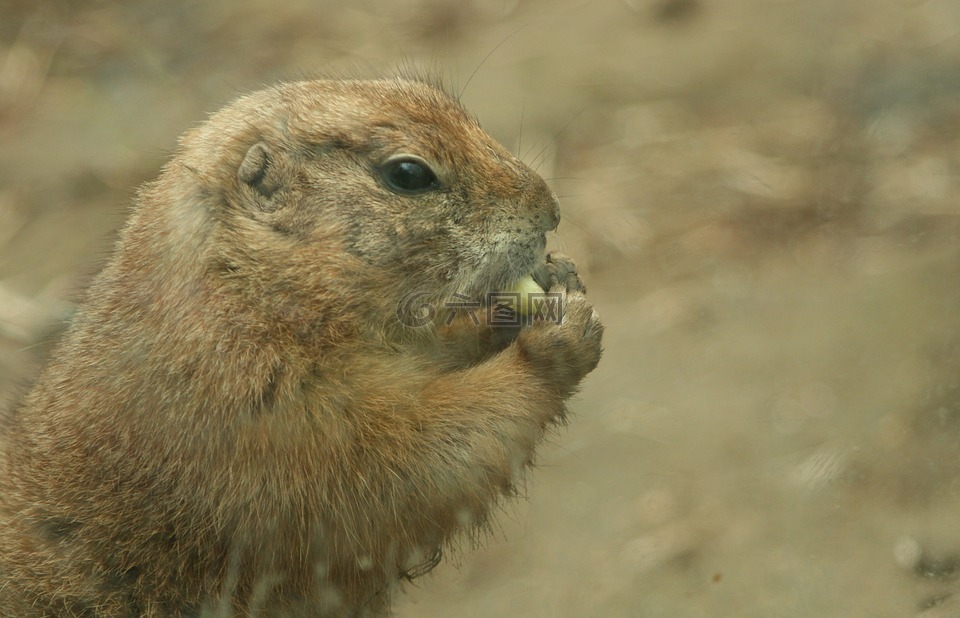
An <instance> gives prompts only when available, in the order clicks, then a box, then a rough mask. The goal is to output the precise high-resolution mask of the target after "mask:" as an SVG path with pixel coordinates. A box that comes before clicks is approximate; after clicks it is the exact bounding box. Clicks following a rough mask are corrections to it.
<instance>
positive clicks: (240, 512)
mask: <svg viewBox="0 0 960 618" xmlns="http://www.w3.org/2000/svg"><path fill="white" fill-rule="evenodd" d="M558 221H559V208H558V203H557V200H556V198H555V197H554V195H553V194H552V193H551V191H550V190H549V189H548V187H547V185H546V183H545V182H544V181H543V180H542V179H541V178H540V177H539V176H537V175H536V174H535V173H534V172H533V171H532V170H530V169H529V168H528V167H526V166H525V165H523V164H522V163H520V162H519V161H518V160H517V159H516V158H514V157H513V156H512V155H511V154H510V153H509V152H507V151H506V150H505V149H504V148H503V147H501V146H500V145H499V144H497V143H496V142H495V141H494V140H493V139H492V138H490V137H489V136H488V135H487V134H486V133H484V132H483V131H482V130H481V129H480V127H479V125H478V124H477V123H476V121H475V120H473V119H472V118H471V117H470V116H469V115H468V114H467V113H466V112H465V111H464V110H463V108H462V107H461V106H460V104H459V103H458V102H457V101H456V100H454V99H453V98H451V97H450V96H448V95H446V94H444V93H443V92H442V91H441V90H439V89H437V88H435V87H433V86H431V85H429V84H427V83H423V82H420V81H414V80H404V79H392V80H377V81H359V80H357V81H340V80H325V81H305V82H297V83H288V84H283V85H279V86H276V87H273V88H269V89H267V90H263V91H260V92H256V93H254V94H251V95H249V96H246V97H243V98H241V99H239V100H237V101H236V102H234V103H233V104H231V105H229V106H227V107H226V108H225V109H223V110H221V111H220V112H218V113H216V114H214V115H213V116H211V117H210V118H209V120H208V121H207V122H205V123H203V124H201V125H200V126H199V127H198V128H196V129H194V130H192V131H189V132H188V133H187V134H186V135H185V136H183V137H182V138H181V140H180V144H179V148H178V151H177V152H176V154H175V155H174V157H173V158H172V160H171V161H170V162H169V163H168V164H167V165H166V166H165V167H164V168H163V171H162V173H161V175H160V177H159V178H158V179H157V180H156V181H154V182H152V183H149V184H147V185H145V186H144V187H143V188H142V190H141V191H140V193H139V196H138V199H137V200H136V204H135V206H134V208H133V210H132V212H131V215H130V217H129V220H128V221H127V223H126V224H125V226H124V228H123V230H122V231H121V234H120V239H119V241H118V243H117V246H116V248H115V251H114V253H113V255H112V257H111V259H110V260H109V261H108V263H107V264H106V266H105V267H104V269H103V271H102V272H101V273H100V274H99V275H98V277H97V278H96V279H95V280H94V282H93V283H92V285H91V287H90V289H89V291H88V293H87V295H86V298H85V300H84V302H83V303H82V304H81V305H80V306H79V308H78V310H77V313H76V315H75V316H74V319H73V321H72V324H71V325H70V327H69V328H68V330H67V332H66V334H65V336H64V338H63V341H62V342H61V343H60V345H59V347H58V348H57V350H56V352H55V353H54V355H53V360H52V361H51V362H50V364H49V365H48V366H47V367H46V368H45V370H44V371H43V373H42V374H41V376H40V378H39V379H38V381H37V383H36V384H35V386H34V387H33V389H32V390H31V391H30V392H29V393H28V395H27V396H26V397H25V399H24V400H23V401H22V402H21V403H20V405H19V406H17V407H16V408H15V409H14V410H13V411H12V413H11V414H10V415H9V418H8V419H7V420H6V421H5V423H4V425H3V427H2V437H3V440H4V443H5V444H4V448H3V452H2V460H0V466H2V469H0V614H2V615H5V616H6V615H8V616H51V615H55V616H97V617H121V616H123V617H128V616H156V617H160V616H201V615H214V616H220V615H231V616H365V615H377V614H379V613H382V612H384V611H386V610H387V609H388V607H389V601H390V596H391V592H392V590H393V589H394V588H395V587H396V586H395V584H396V583H397V582H398V581H399V580H400V579H402V578H403V577H409V576H414V575H417V574H419V573H421V572H424V571H426V570H429V568H430V567H431V566H432V565H433V564H435V562H436V560H437V559H438V557H439V555H440V554H439V552H440V551H441V549H442V547H443V546H444V544H445V543H447V542H448V541H449V540H451V539H452V538H454V537H456V536H457V535H459V534H462V533H469V532H470V531H472V530H475V529H476V528H477V527H478V526H482V525H483V523H484V522H485V521H486V520H487V517H488V516H489V515H490V513H491V510H492V509H493V508H495V505H496V504H497V502H498V501H499V500H500V499H501V497H502V496H503V495H504V494H505V493H506V494H509V492H510V490H511V488H512V487H513V484H514V483H515V481H516V480H517V479H518V478H519V475H520V474H522V472H523V469H524V467H525V466H526V464H527V463H529V461H530V460H531V457H532V454H533V449H534V447H535V445H536V444H537V442H538V440H539V439H540V437H541V436H542V434H543V432H544V430H545V429H546V428H547V427H548V426H549V425H550V424H551V423H554V422H555V421H557V420H559V419H561V418H562V417H563V415H564V409H565V408H564V401H565V400H566V399H567V398H568V397H569V396H570V395H571V394H572V393H573V392H575V390H576V389H577V388H578V385H579V384H580V382H581V380H582V379H583V378H584V376H585V375H586V374H587V373H589V372H590V371H591V370H592V369H593V368H594V367H595V366H596V365H597V363H598V361H599V358H600V353H601V348H600V343H601V336H602V330H603V328H602V325H601V323H600V321H599V319H598V317H597V315H596V312H595V311H594V310H593V308H592V306H591V305H590V303H589V302H588V301H587V299H586V296H585V295H584V293H583V286H582V283H581V282H580V280H579V277H578V276H577V274H576V269H575V266H573V264H572V262H571V261H570V260H568V259H566V258H562V257H558V256H546V255H545V253H544V252H545V232H547V231H550V230H552V229H554V228H555V227H556V226H557V223H558ZM531 272H532V273H534V274H535V275H536V276H537V279H538V282H541V285H543V286H544V287H548V288H550V289H551V290H552V291H553V292H555V293H557V294H560V295H561V296H562V298H563V303H564V307H563V308H564V313H565V316H564V319H563V322H562V323H557V322H554V321H550V320H540V321H535V322H533V323H532V324H528V325H526V326H523V327H522V328H515V329H507V330H497V329H496V328H495V327H494V326H492V325H491V324H489V323H486V322H484V323H481V324H479V325H477V324H475V323H474V322H473V321H472V320H470V319H466V316H465V315H459V314H458V315H455V316H454V318H455V319H453V320H451V321H449V323H448V322H447V321H441V320H434V321H433V322H431V323H428V324H426V325H422V326H420V327H419V328H411V327H410V326H409V325H405V324H403V323H402V321H401V320H399V319H398V313H397V307H398V306H400V305H401V304H402V303H403V299H404V298H406V297H407V296H408V295H409V294H410V293H411V292H414V291H423V292H424V293H425V294H427V295H428V297H429V299H431V302H434V303H440V302H441V301H442V299H445V298H450V297H451V296H452V295H454V294H460V295H461V296H459V297H466V298H481V297H483V295H484V294H485V293H486V292H487V291H489V290H497V289H504V288H506V287H507V286H509V285H510V283H511V282H514V281H516V280H518V279H520V278H521V277H523V276H524V275H526V274H529V273H531ZM459 297H458V298H459Z"/></svg>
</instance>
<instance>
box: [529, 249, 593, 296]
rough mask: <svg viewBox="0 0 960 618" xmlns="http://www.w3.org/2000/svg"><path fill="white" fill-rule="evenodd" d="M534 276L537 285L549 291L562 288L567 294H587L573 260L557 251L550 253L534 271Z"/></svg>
mask: <svg viewBox="0 0 960 618" xmlns="http://www.w3.org/2000/svg"><path fill="white" fill-rule="evenodd" d="M532 276H533V280H534V281H536V282H537V285H539V286H540V287H541V288H543V289H544V290H547V291H552V290H553V289H554V288H556V287H560V288H562V289H563V291H565V292H582V293H584V294H586V292H587V288H586V286H585V285H583V281H582V280H581V279H580V275H579V273H578V272H577V265H576V263H575V262H574V261H573V258H571V257H570V256H568V255H565V254H563V253H559V252H557V251H551V252H550V253H548V254H547V258H546V261H545V262H544V263H543V264H541V265H540V266H538V267H537V269H536V270H534V271H533V273H532Z"/></svg>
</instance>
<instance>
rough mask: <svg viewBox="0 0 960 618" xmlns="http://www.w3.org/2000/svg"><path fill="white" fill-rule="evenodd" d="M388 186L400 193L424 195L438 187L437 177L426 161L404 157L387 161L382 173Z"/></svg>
mask: <svg viewBox="0 0 960 618" xmlns="http://www.w3.org/2000/svg"><path fill="white" fill-rule="evenodd" d="M381 173H382V174H383V181H384V182H385V183H387V186H388V187H390V188H391V189H393V190H394V191H396V192H398V193H423V192H424V191H429V190H430V189H432V188H434V187H436V186H437V184H438V181H437V176H436V174H434V173H433V170H431V169H430V166H429V165H427V163H426V162H425V161H422V160H420V159H417V158H415V157H410V156H404V157H398V158H396V159H392V160H390V161H387V163H386V165H384V166H383V170H382V172H381Z"/></svg>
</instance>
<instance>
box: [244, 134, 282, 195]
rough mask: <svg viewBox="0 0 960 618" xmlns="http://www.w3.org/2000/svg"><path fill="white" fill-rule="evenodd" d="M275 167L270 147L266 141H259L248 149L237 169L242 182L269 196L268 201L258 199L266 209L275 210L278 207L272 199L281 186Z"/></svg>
mask: <svg viewBox="0 0 960 618" xmlns="http://www.w3.org/2000/svg"><path fill="white" fill-rule="evenodd" d="M274 167H275V166H274V165H273V161H272V153H271V152H270V147H269V146H267V144H266V143H264V142H257V143H256V144H254V145H253V146H251V147H250V149H249V150H247V154H245V155H244V157H243V161H242V162H241V163H240V169H238V170H237V177H238V178H239V179H240V182H242V183H244V184H246V185H248V186H249V187H251V188H253V189H255V190H256V191H257V193H259V194H260V195H261V196H263V197H265V198H267V200H266V201H261V200H257V201H258V202H259V203H260V205H261V207H262V208H264V210H273V209H274V208H275V207H276V206H275V205H274V204H273V203H272V200H270V198H271V197H272V196H273V194H274V192H276V190H277V189H278V188H279V187H280V182H279V180H280V179H279V178H278V174H277V172H278V171H279V170H276V169H273V168H274Z"/></svg>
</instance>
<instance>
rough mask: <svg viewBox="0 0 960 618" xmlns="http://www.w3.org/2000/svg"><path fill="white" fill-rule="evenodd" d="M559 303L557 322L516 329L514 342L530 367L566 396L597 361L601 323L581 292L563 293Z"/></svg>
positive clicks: (594, 366)
mask: <svg viewBox="0 0 960 618" xmlns="http://www.w3.org/2000/svg"><path fill="white" fill-rule="evenodd" d="M563 303H564V305H563V320H562V322H561V323H560V324H557V323H555V322H546V321H544V322H536V323H534V324H533V325H532V326H531V327H530V328H525V329H524V330H523V331H521V332H520V334H519V335H518V337H517V340H516V344H517V345H518V346H519V349H520V352H521V355H522V356H523V357H524V358H526V359H527V360H528V362H529V363H530V365H531V366H532V368H533V370H534V371H535V372H536V373H537V374H539V375H540V376H541V377H542V378H543V379H544V380H545V381H546V382H547V384H548V385H549V386H550V387H552V388H554V389H556V391H557V392H558V393H559V394H560V395H561V396H562V397H568V396H570V395H571V394H573V393H574V392H575V391H576V390H577V386H578V385H579V384H580V382H581V381H582V380H583V378H584V377H586V375H587V374H588V373H590V372H591V371H593V370H594V369H595V368H596V366H597V364H598V363H599V362H600V356H601V354H602V353H603V349H602V345H601V341H602V339H603V323H602V322H601V321H600V316H599V314H598V313H597V311H596V310H595V309H594V308H593V305H592V304H591V303H590V302H589V301H588V300H587V298H586V296H584V295H583V294H582V293H581V292H571V293H568V294H566V295H565V298H564V300H563Z"/></svg>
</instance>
